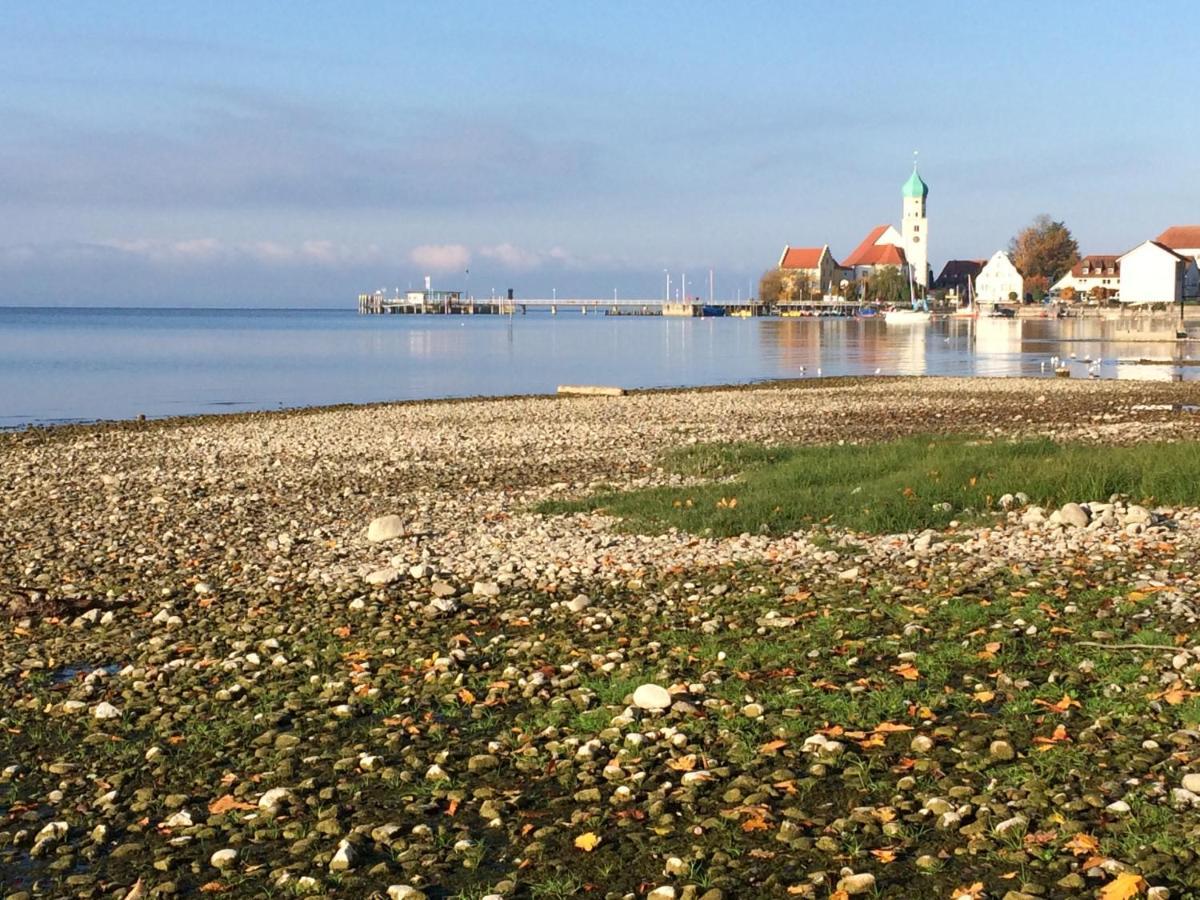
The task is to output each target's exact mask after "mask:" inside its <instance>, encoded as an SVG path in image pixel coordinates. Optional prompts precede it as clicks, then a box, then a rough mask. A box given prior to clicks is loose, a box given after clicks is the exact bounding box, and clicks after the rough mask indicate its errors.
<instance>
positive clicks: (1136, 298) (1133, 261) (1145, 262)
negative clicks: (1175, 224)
mask: <svg viewBox="0 0 1200 900" xmlns="http://www.w3.org/2000/svg"><path fill="white" fill-rule="evenodd" d="M1168 230H1170V229H1168ZM1120 263H1121V297H1120V299H1121V302H1122V303H1127V304H1141V303H1178V302H1179V301H1180V300H1182V299H1183V296H1184V284H1185V282H1186V281H1188V280H1189V279H1192V280H1194V279H1195V273H1196V258H1195V257H1194V256H1185V255H1184V254H1182V253H1177V252H1176V251H1175V250H1172V249H1171V248H1170V247H1168V246H1167V245H1166V244H1163V243H1161V242H1159V241H1143V242H1142V243H1140V244H1138V245H1137V246H1136V247H1134V248H1133V249H1132V250H1130V251H1129V252H1128V253H1126V254H1125V255H1124V256H1122V257H1121V259H1120Z"/></svg>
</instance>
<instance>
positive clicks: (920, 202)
mask: <svg viewBox="0 0 1200 900" xmlns="http://www.w3.org/2000/svg"><path fill="white" fill-rule="evenodd" d="M901 192H902V193H903V195H904V217H903V218H902V219H901V220H900V233H901V235H902V236H903V238H904V255H905V256H906V257H907V258H908V261H909V264H910V265H911V266H912V270H913V281H915V282H916V283H917V284H919V285H920V286H921V287H923V288H926V289H928V287H929V219H928V217H927V216H926V215H925V199H926V198H927V197H928V196H929V185H927V184H926V183H925V182H924V181H922V180H921V176H920V175H918V174H917V163H916V161H915V160H914V161H913V170H912V175H910V176H909V178H908V181H906V182H904V187H903V188H902V189H901Z"/></svg>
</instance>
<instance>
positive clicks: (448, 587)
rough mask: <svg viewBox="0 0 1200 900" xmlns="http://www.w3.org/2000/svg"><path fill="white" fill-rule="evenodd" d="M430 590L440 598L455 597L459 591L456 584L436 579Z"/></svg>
mask: <svg viewBox="0 0 1200 900" xmlns="http://www.w3.org/2000/svg"><path fill="white" fill-rule="evenodd" d="M429 591H430V593H432V594H433V596H434V597H437V598H439V599H445V598H449V597H453V596H454V595H455V594H456V593H458V592H457V591H456V590H455V589H454V585H452V584H448V583H447V582H445V581H435V582H434V583H433V584H431V585H430V586H429Z"/></svg>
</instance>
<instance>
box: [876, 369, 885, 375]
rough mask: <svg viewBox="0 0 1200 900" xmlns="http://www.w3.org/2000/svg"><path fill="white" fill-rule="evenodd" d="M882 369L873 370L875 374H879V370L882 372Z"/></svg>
mask: <svg viewBox="0 0 1200 900" xmlns="http://www.w3.org/2000/svg"><path fill="white" fill-rule="evenodd" d="M882 371H883V369H876V370H875V374H876V375H878V374H879V373H880V372H882Z"/></svg>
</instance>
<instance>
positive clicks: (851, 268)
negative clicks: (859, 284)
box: [842, 225, 908, 281]
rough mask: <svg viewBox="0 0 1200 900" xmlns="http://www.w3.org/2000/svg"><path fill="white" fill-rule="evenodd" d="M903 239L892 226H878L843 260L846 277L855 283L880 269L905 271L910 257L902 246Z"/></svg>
mask: <svg viewBox="0 0 1200 900" xmlns="http://www.w3.org/2000/svg"><path fill="white" fill-rule="evenodd" d="M902 241H903V238H902V237H901V235H900V232H898V231H897V230H896V229H895V228H893V227H892V226H891V225H876V226H875V227H874V228H872V229H871V231H870V233H869V234H868V235H867V236H866V237H865V238H863V239H862V242H861V243H860V244H859V245H858V246H857V247H855V248H854V250H853V251H851V253H850V255H849V256H847V257H846V258H845V259H844V260H842V268H843V269H844V270H845V271H846V277H847V278H850V279H852V280H854V281H861V280H862V279H864V278H870V277H871V276H872V275H873V274H875V272H876V271H877V270H878V269H883V268H886V267H888V266H894V267H896V268H898V269H902V270H904V271H905V274H906V277H907V266H908V257H907V256H905V254H904V248H903V247H901V246H900V243H901V242H902Z"/></svg>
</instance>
